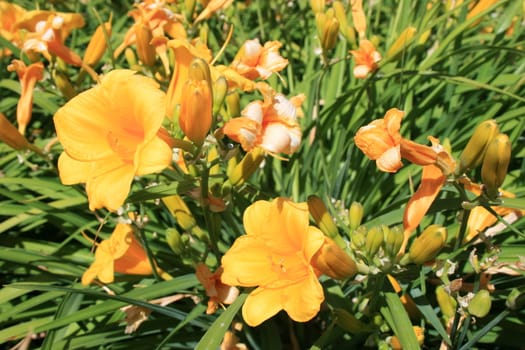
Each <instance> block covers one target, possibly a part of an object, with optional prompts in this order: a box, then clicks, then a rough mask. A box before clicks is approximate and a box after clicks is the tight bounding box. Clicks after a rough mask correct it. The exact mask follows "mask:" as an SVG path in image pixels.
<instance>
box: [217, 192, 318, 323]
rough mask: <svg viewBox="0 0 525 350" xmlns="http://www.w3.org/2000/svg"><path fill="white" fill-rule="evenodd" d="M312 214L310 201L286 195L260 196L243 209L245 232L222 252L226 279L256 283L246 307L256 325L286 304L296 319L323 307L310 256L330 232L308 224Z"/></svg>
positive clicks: (245, 284)
mask: <svg viewBox="0 0 525 350" xmlns="http://www.w3.org/2000/svg"><path fill="white" fill-rule="evenodd" d="M308 215H309V214H308V204H307V203H294V202H292V201H290V200H288V199H285V198H276V199H274V200H273V201H271V202H268V201H257V202H255V203H253V204H252V205H251V206H249V207H248V208H247V209H246V211H245V212H244V218H243V221H244V227H245V229H246V235H244V236H241V237H239V238H237V240H236V241H235V242H234V244H233V246H232V247H231V248H230V250H228V251H227V252H226V254H225V255H224V256H223V258H222V266H223V269H224V271H223V273H222V277H221V280H222V282H223V283H225V284H228V285H237V286H243V287H254V286H257V288H256V289H255V290H253V291H252V292H251V293H250V295H249V296H248V297H247V299H246V301H245V303H244V305H243V308H242V315H243V318H244V320H245V321H246V323H247V324H248V325H250V326H257V325H259V324H261V323H262V322H264V321H265V320H267V319H269V318H270V317H272V316H274V315H275V314H277V313H278V312H279V311H281V310H284V311H286V312H287V313H288V315H289V316H290V317H291V318H292V319H293V320H294V321H297V322H306V321H309V320H311V319H312V318H313V317H314V316H315V315H316V314H317V313H318V312H319V309H320V305H321V303H322V302H323V300H324V294H323V288H322V287H321V284H320V283H319V280H318V273H317V272H316V271H315V269H314V267H313V266H312V264H311V260H312V258H313V257H314V255H315V253H316V252H317V251H318V250H319V249H320V248H321V246H322V245H323V243H324V242H325V237H324V235H323V233H322V232H321V231H320V230H319V229H318V228H316V227H313V226H309V222H308Z"/></svg>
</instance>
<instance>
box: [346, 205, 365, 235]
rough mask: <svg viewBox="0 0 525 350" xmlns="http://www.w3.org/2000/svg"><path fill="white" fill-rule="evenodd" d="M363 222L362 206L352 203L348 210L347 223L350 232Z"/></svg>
mask: <svg viewBox="0 0 525 350" xmlns="http://www.w3.org/2000/svg"><path fill="white" fill-rule="evenodd" d="M362 220H363V205H362V204H361V203H359V202H353V203H352V205H350V209H349V210H348V221H349V223H350V230H352V231H353V230H355V229H356V228H358V227H359V226H360V225H361V221H362Z"/></svg>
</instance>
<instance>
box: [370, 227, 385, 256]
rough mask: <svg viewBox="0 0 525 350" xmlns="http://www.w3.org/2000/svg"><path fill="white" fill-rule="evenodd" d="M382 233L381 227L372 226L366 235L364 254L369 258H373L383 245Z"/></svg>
mask: <svg viewBox="0 0 525 350" xmlns="http://www.w3.org/2000/svg"><path fill="white" fill-rule="evenodd" d="M383 241H384V233H383V229H382V228H381V226H374V227H372V228H371V229H369V230H368V233H367V234H366V243H365V252H366V255H367V256H368V257H369V258H372V257H374V256H375V255H376V254H377V252H378V251H379V248H381V246H382V245H383Z"/></svg>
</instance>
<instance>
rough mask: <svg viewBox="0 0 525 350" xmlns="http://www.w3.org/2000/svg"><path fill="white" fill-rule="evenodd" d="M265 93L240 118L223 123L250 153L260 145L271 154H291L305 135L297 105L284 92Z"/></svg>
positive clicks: (235, 139) (225, 130) (227, 130)
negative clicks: (302, 130) (298, 118)
mask: <svg viewBox="0 0 525 350" xmlns="http://www.w3.org/2000/svg"><path fill="white" fill-rule="evenodd" d="M264 94H265V98H264V101H253V102H250V103H249V104H248V105H247V106H246V107H245V108H244V109H243V111H242V112H241V117H239V118H233V119H231V120H229V121H228V122H227V123H226V124H225V125H224V128H223V131H224V134H225V135H227V136H228V137H230V138H231V139H233V140H234V141H236V142H239V143H240V144H241V146H242V148H243V149H244V150H245V151H247V152H248V151H250V150H252V149H253V148H255V147H261V148H262V149H264V150H265V151H266V152H268V153H270V154H277V153H286V154H292V153H294V152H295V151H296V150H297V149H298V148H299V146H300V144H301V137H302V132H301V129H300V127H299V124H298V123H297V106H296V105H294V104H293V103H292V102H291V101H290V100H288V99H287V98H286V97H284V96H283V95H281V94H275V95H274V94H273V93H264ZM300 101H302V99H297V100H295V102H300Z"/></svg>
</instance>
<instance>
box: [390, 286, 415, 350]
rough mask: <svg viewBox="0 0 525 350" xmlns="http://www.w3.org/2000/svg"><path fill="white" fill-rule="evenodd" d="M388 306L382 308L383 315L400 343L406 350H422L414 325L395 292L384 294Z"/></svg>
mask: <svg viewBox="0 0 525 350" xmlns="http://www.w3.org/2000/svg"><path fill="white" fill-rule="evenodd" d="M383 295H384V298H385V301H386V306H383V307H381V313H382V314H383V316H384V317H385V320H387V322H388V325H389V326H390V328H392V330H393V331H394V333H395V335H396V336H397V337H398V338H399V342H400V343H401V346H403V349H405V350H418V349H420V347H419V343H418V342H417V338H416V334H415V333H414V329H413V328H412V323H411V322H410V319H409V318H408V315H407V313H406V311H405V308H404V307H403V304H402V303H401V300H399V296H398V295H397V294H396V293H393V292H385V293H383Z"/></svg>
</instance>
